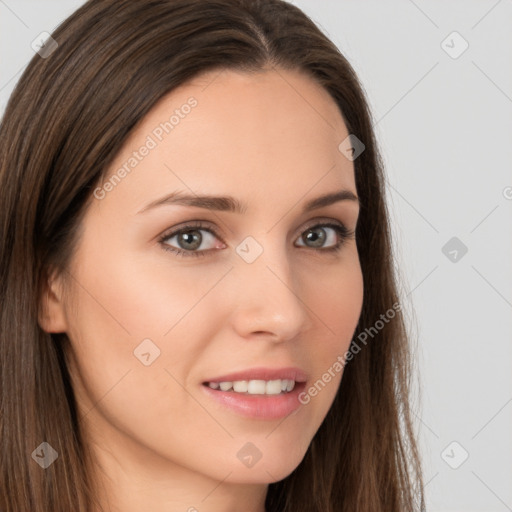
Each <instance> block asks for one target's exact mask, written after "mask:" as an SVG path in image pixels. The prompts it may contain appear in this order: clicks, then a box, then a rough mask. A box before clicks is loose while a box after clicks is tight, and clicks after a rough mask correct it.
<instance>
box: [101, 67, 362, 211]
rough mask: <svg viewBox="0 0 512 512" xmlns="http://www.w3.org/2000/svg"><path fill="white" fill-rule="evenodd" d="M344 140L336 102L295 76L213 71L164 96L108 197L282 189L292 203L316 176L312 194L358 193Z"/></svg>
mask: <svg viewBox="0 0 512 512" xmlns="http://www.w3.org/2000/svg"><path fill="white" fill-rule="evenodd" d="M347 136H348V132H347V128H346V126H345V124H344V122H343V118H342V116H341V114H340V112H339V109H338V107H337V105H336V103H335V102H334V100H333V99H332V98H331V96H330V95H329V93H328V92H327V91H326V90H325V89H323V88H322V87H321V86H320V85H319V84H317V83H316V82H315V81H314V80H313V79H312V78H310V77H308V76H307V75H305V74H303V73H302V72H299V71H289V70H281V69H279V70H275V69H270V70H265V71H259V72H256V73H245V72H238V71H232V70H222V71H218V70H217V71H212V72H208V73H205V74H203V75H201V76H200V77H196V78H195V79H193V80H191V81H190V82H187V83H186V84H184V85H182V86H180V87H179V88H177V89H175V90H173V91H172V92H171V93H169V94H167V95H166V96H164V97H163V98H162V99H161V100H160V101H159V102H158V103H157V104H156V105H155V106H154V107H153V109H152V110H151V111H150V112H149V113H148V114H147V115H146V117H145V118H144V119H143V120H142V122H141V123H140V124H139V125H138V126H137V128H136V129H135V131H134V132H133V133H132V135H131V137H130V138H129V140H128V141H127V143H126V144H125V147H124V148H123V149H122V151H121V152H120V153H119V155H118V156H117V157H116V159H115V161H114V163H113V165H112V166H111V168H110V170H109V175H112V174H113V173H116V171H117V170H118V169H120V168H121V167H124V168H125V170H127V171H128V172H127V173H123V174H126V177H124V178H123V180H122V181H123V182H122V183H119V185H117V186H116V187H115V188H116V191H115V195H118V196H122V195H123V194H130V193H131V194H135V195H136V196H137V197H140V200H141V201H142V200H143V199H144V198H145V197H147V196H148V195H151V194H153V193H154V192H155V191H160V192H161V191H162V190H166V191H172V190H174V189H177V188H179V189H182V190H183V189H185V190H186V189H187V188H188V189H190V190H192V191H194V192H196V193H200V192H202V193H210V192H211V193H218V192H223V193H226V194H232V195H238V196H240V192H242V191H243V192H244V193H245V194H246V196H245V197H246V199H247V201H248V202H250V194H249V195H247V194H248V192H251V191H256V190H258V191H260V194H261V195H262V196H272V194H273V193H275V192H276V191H279V192H280V197H282V198H283V197H286V195H287V194H292V195H294V196H296V199H297V200H298V199H299V197H300V195H302V194H304V193H306V192H307V190H308V189H311V188H312V187H315V186H316V183H318V182H319V181H320V180H321V181H322V183H321V184H319V185H318V186H319V187H321V190H320V189H317V191H318V192H322V191H324V192H325V191H326V190H328V189H329V188H334V187H335V188H342V187H344V188H347V187H349V188H350V187H352V189H353V190H355V185H354V176H353V165H352V162H350V161H349V160H348V159H347V158H345V157H344V156H343V155H342V154H341V153H340V151H339V150H338V146H339V144H340V142H341V141H343V140H344V139H345V138H346V137H347ZM144 146H146V147H149V148H150V149H149V150H144V153H145V155H144V156H143V157H140V155H138V158H137V161H134V156H133V153H134V152H140V151H139V150H141V149H142V148H143V147H144ZM130 159H131V160H132V161H131V162H130ZM127 163H128V165H127ZM219 183H222V190H219ZM291 183H294V185H293V187H292V188H290V184H291ZM190 190H189V191H190ZM138 204H139V203H138Z"/></svg>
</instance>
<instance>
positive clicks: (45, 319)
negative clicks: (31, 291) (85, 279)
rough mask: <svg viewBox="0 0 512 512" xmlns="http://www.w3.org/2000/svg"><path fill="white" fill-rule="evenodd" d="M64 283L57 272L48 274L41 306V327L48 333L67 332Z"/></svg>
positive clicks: (39, 317) (39, 316)
mask: <svg viewBox="0 0 512 512" xmlns="http://www.w3.org/2000/svg"><path fill="white" fill-rule="evenodd" d="M62 291H63V283H62V278H61V276H60V275H59V276H58V275H57V274H56V272H55V271H52V272H50V273H49V274H47V277H46V279H45V282H44V285H43V289H42V292H41V300H40V304H39V314H38V320H39V326H40V327H41V328H42V329H43V331H46V332H48V333H51V332H54V333H58V332H66V330H67V328H68V326H67V322H66V315H65V310H64V301H63V293H62Z"/></svg>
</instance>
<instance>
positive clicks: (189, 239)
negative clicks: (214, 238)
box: [180, 230, 202, 249]
mask: <svg viewBox="0 0 512 512" xmlns="http://www.w3.org/2000/svg"><path fill="white" fill-rule="evenodd" d="M191 233H192V234H191ZM194 238H195V241H194ZM201 238H202V236H201V234H200V233H199V231H197V230H195V231H186V232H185V233H182V234H181V240H184V243H185V244H192V247H190V246H189V247H185V249H197V248H198V247H199V246H200V245H201ZM181 240H180V245H181Z"/></svg>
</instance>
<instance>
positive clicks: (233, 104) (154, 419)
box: [42, 70, 363, 483]
mask: <svg viewBox="0 0 512 512" xmlns="http://www.w3.org/2000/svg"><path fill="white" fill-rule="evenodd" d="M191 98H193V99H191ZM171 116H174V117H171ZM166 123H167V124H166ZM347 136H348V131H347V128H346V126H345V124H344V122H343V120H342V117H341V115H340V113H339V111H338V109H337V106H336V104H335V103H334V101H333V100H332V99H331V97H330V96H329V95H328V93H327V92H326V91H325V90H324V89H323V88H321V87H320V86H319V85H317V84H316V83H315V82H314V81H312V80H311V79H310V78H308V77H306V76H305V75H302V74H301V73H299V72H295V71H283V70H280V71H279V72H276V71H274V70H268V71H264V72H259V73H257V74H252V75H251V74H245V73H238V72H233V71H223V72H222V73H220V74H219V72H218V71H217V72H215V73H208V74H205V75H203V76H202V77H200V78H197V79H195V80H193V81H191V82H189V83H187V84H186V85H185V86H182V87H181V88H179V89H176V90H174V91H172V93H170V94H168V95H167V96H166V97H165V98H164V99H163V100H162V101H160V102H159V103H158V104H157V105H156V106H155V107H154V109H153V110H152V111H151V112H150V113H149V114H148V115H147V116H146V118H145V119H144V120H143V122H142V123H141V124H140V125H139V126H138V127H137V129H136V130H135V131H134V132H133V134H132V136H131V138H130V139H129V140H128V142H127V143H126V146H125V147H124V149H123V150H122V151H121V152H120V153H119V154H118V155H117V157H116V159H115V162H114V163H113V165H112V166H111V167H110V170H109V173H108V176H107V179H106V180H105V181H104V182H103V184H101V183H100V184H99V185H98V188H97V189H96V190H95V195H94V197H93V198H92V200H91V203H90V206H89V208H88V210H87V212H86V215H85V218H84V220H83V225H82V228H83V230H82V236H81V238H80V241H79V244H78V246H77V251H76V253H75V255H74V257H73V260H72V261H71V264H70V267H69V269H68V270H69V274H68V275H70V276H72V277H73V279H69V280H68V282H67V286H68V288H66V289H65V292H66V297H67V299H66V300H64V299H63V297H64V295H63V294H61V295H60V297H61V298H60V300H56V301H55V303H54V304H53V305H51V307H50V309H49V311H50V315H49V316H48V317H47V319H46V320H43V321H42V322H43V324H44V327H45V328H46V329H47V330H49V331H52V330H53V331H59V330H62V331H65V332H67V334H68V337H69V338H70V341H71V345H70V349H71V350H70V352H69V353H68V358H69V367H70V372H71V375H72V380H73V387H74V389H75V393H76V395H77V400H78V404H79V408H80V411H81V414H82V416H83V420H82V423H83V426H84V428H85V429H86V430H87V431H88V432H89V434H90V436H91V439H94V443H95V445H97V446H98V447H99V449H106V447H108V449H109V450H110V451H111V452H112V453H115V454H116V457H118V458H119V459H120V460H121V459H123V460H130V461H131V462H133V463H137V461H143V463H144V464H145V465H148V464H151V462H154V464H155V465H158V466H159V467H167V468H171V467H172V468H174V469H176V470H177V471H178V470H181V471H194V472H196V473H200V474H202V475H205V476H207V477H210V478H213V479H216V480H223V479H226V481H230V482H233V483H243V482H246V483H247V482H252V483H269V482H273V481H278V480H280V479H282V478H284V477H286V476H287V475H289V474H290V473H291V472H292V471H293V470H294V469H295V468H296V467H297V465H298V464H299V463H300V462H301V460H302V458H303V457H304V455H305V453H306V450H307V448H308V445H309V444H310V442H311V440H312V438H313V436H314V434H315V432H316V431H317V430H318V428H319V427H320V425H321V423H322V421H323V420H324V418H325V416H326V414H327V412H328V410H329V408H330V406H331V404H332V402H333V400H334V397H335V394H336V392H337V390H338V387H339V384H340V380H341V378H342V371H334V372H333V371H332V370H331V378H330V379H329V381H328V382H327V383H326V384H325V385H324V386H323V387H322V388H321V390H319V391H318V392H317V393H316V396H314V397H310V400H309V401H308V403H301V400H299V395H300V396H301V397H304V392H305V391H307V390H308V389H309V388H310V387H311V386H313V385H314V383H315V382H317V381H318V380H319V379H320V380H323V381H324V382H325V377H324V378H323V377H322V376H323V375H324V374H325V373H326V372H327V371H328V370H329V369H332V368H333V365H334V364H335V362H336V361H337V360H339V359H338V358H339V356H341V355H343V354H344V353H345V351H346V350H347V349H348V347H349V344H350V341H351V339H352V336H353V334H354V330H355V328H356V325H357V322H358V319H359V315H360V312H361V307H362V297H363V282H362V275H361V268H360V264H359V258H358V253H357V248H356V241H355V237H354V235H353V232H354V231H355V228H356V223H357V219H358V213H359V206H358V202H357V191H356V186H355V180H354V168H353V162H351V161H350V160H349V159H347V158H346V157H345V156H344V155H343V154H342V153H341V152H340V151H339V149H338V146H339V144H340V143H341V142H342V141H343V140H344V139H345V138H346V137H347ZM144 147H145V148H146V149H143V148H144ZM122 169H124V172H123V171H122ZM341 191H345V192H344V194H343V195H342V196H341V198H338V200H335V201H334V202H330V203H325V204H323V205H317V207H316V208H309V209H308V208H307V206H308V205H309V203H310V202H311V201H312V200H314V199H316V198H318V197H320V196H324V195H327V194H333V193H337V192H341ZM350 194H353V195H354V196H356V200H354V199H351V198H350ZM185 195H186V196H191V197H192V200H190V199H189V200H186V199H183V197H184V196H185ZM200 196H222V197H227V196H229V197H231V198H233V201H228V200H226V199H224V200H217V201H213V200H202V201H200V200H199V197H200ZM178 197H181V199H180V200H178ZM165 198H167V199H165ZM193 203H195V204H193ZM233 205H235V206H238V207H240V211H238V208H234V207H233V208H231V206H233ZM310 206H311V205H310ZM313 206H314V205H313ZM228 207H229V208H228ZM59 282H60V286H61V291H62V290H64V288H63V287H64V280H61V281H59V279H57V280H56V281H55V283H56V285H55V286H56V288H55V289H57V290H58V289H59V288H58V286H59ZM57 295H59V293H57ZM59 319H60V320H59ZM220 382H223V384H220ZM233 382H234V384H231V385H232V386H235V389H236V390H234V389H231V390H226V391H223V389H228V388H229V386H230V384H229V383H233ZM208 383H209V384H208ZM292 386H293V389H292V390H291V391H288V389H291V388H292ZM283 388H286V392H283V391H282V389H283ZM301 392H302V395H301ZM277 393H279V394H277ZM302 402H306V400H304V399H302ZM228 475H229V476H228Z"/></svg>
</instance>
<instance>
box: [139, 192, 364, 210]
mask: <svg viewBox="0 0 512 512" xmlns="http://www.w3.org/2000/svg"><path fill="white" fill-rule="evenodd" d="M339 201H355V202H356V203H358V204H359V198H358V197H357V196H356V195H355V194H354V193H353V192H352V191H350V190H339V191H336V192H330V193H328V194H324V195H322V196H319V197H316V198H315V199H311V200H309V201H308V202H307V203H306V204H305V205H304V207H303V209H302V212H303V213H307V212H310V211H312V210H317V209H319V208H323V207H325V206H329V205H331V204H334V203H337V202H339ZM173 204H178V205H183V206H195V207H196V208H205V209H208V210H216V211H221V212H232V213H238V214H240V215H242V214H244V213H245V212H246V210H247V205H246V204H244V203H242V202H240V201H239V200H238V199H236V198H235V197H232V196H210V195H188V194H186V193H184V192H181V191H176V192H172V193H171V194H168V195H166V196H164V197H161V198H160V199H157V200H155V201H152V202H151V203H149V204H148V205H146V206H145V207H144V208H142V210H140V211H139V212H137V214H139V213H144V212H146V211H148V210H151V209H153V208H157V207H158V206H163V205H173Z"/></svg>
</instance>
